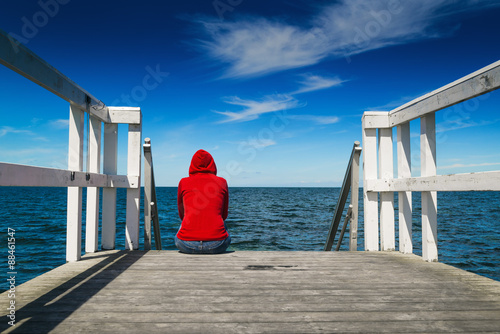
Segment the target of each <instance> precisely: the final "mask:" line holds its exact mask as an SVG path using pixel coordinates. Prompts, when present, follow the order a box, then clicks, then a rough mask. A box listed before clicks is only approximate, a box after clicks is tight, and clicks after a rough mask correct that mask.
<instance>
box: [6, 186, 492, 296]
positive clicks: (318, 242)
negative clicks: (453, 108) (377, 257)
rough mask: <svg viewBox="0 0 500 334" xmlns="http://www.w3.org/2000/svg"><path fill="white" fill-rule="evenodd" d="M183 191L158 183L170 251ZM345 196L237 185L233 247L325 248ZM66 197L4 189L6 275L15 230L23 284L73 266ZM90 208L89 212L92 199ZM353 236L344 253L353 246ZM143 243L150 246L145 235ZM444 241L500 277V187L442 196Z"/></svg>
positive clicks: (468, 265)
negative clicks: (68, 252)
mask: <svg viewBox="0 0 500 334" xmlns="http://www.w3.org/2000/svg"><path fill="white" fill-rule="evenodd" d="M176 191H177V188H174V187H159V188H157V199H158V208H159V218H160V225H161V227H160V228H161V239H162V245H163V249H167V250H174V249H176V248H175V246H174V241H173V238H174V235H175V233H176V232H177V230H178V228H179V224H180V220H179V217H178V214H177V206H176V194H177V193H176ZM339 193H340V188H230V189H229V195H230V201H229V217H228V219H227V226H228V229H229V231H230V233H231V237H232V245H231V246H230V250H233V251H239V250H277V251H300V250H306V251H322V250H323V246H324V243H325V241H326V236H327V233H328V229H329V226H330V224H331V220H332V216H333V210H334V207H335V204H336V202H337V198H338V196H339ZM66 194H67V192H66V189H65V188H21V187H0V207H1V209H0V230H1V231H2V239H1V240H2V241H1V247H0V249H3V253H4V255H5V261H4V263H5V265H4V271H3V273H2V276H3V277H7V272H8V265H7V262H8V248H7V246H8V242H7V237H8V234H7V232H8V228H11V229H14V230H15V238H16V244H15V246H16V248H15V255H16V271H17V277H16V278H17V284H20V283H23V282H26V281H28V280H30V279H32V278H34V277H36V276H38V275H40V274H42V273H44V272H46V271H48V270H50V269H53V268H55V267H57V266H59V265H62V264H64V263H65V252H66V250H65V247H66ZM83 197H84V198H85V189H84V196H83ZM125 197H126V192H125V190H124V189H118V200H117V202H118V203H117V248H118V249H124V244H125V237H124V234H125V232H124V226H125V206H124V203H125ZM360 198H361V199H362V194H361V192H360ZM396 199H397V194H396ZM395 203H396V205H397V201H396V202H395ZM141 205H142V202H141ZM359 207H360V222H359V227H360V228H359V240H358V246H359V250H363V249H364V247H363V242H364V240H363V219H362V218H363V202H362V200H361V201H360V203H359ZM413 209H414V213H413V242H414V252H415V253H416V254H419V255H421V228H420V193H418V192H416V193H413ZM83 210H84V212H83V217H85V204H84V205H83ZM396 220H397V214H396ZM84 221H85V219H84ZM141 221H142V214H141ZM83 225H85V223H84V224H83ZM396 229H397V222H396ZM141 232H142V226H141ZM82 235H85V229H84V228H83V232H82ZM347 235H348V234H346V236H347ZM397 236H398V231H397V230H396V239H397ZM347 239H348V237H346V238H345V240H344V242H343V244H342V248H341V250H347V249H348V240H347ZM140 240H141V245H140V248H142V241H143V236H142V234H141V238H140ZM438 240H439V241H438V251H439V261H440V262H444V263H447V264H450V265H453V266H456V267H459V268H461V269H464V270H468V271H471V272H474V273H477V274H480V275H484V276H487V277H490V278H493V279H496V280H500V192H450V193H446V192H442V193H438ZM335 242H336V241H335ZM396 246H397V240H396ZM82 250H84V244H83V242H82ZM3 280H4V282H6V280H5V278H4V279H3ZM6 289H7V283H5V284H4V285H2V291H3V290H6Z"/></svg>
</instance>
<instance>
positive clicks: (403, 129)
mask: <svg viewBox="0 0 500 334" xmlns="http://www.w3.org/2000/svg"><path fill="white" fill-rule="evenodd" d="M499 87H500V61H497V62H495V63H493V64H491V65H489V66H487V67H485V68H482V69H480V70H478V71H476V72H474V73H471V74H470V75H467V76H465V77H463V78H461V79H459V80H457V81H454V82H452V83H450V84H448V85H446V86H444V87H442V88H440V89H437V90H435V91H433V92H431V93H429V94H426V95H424V96H422V97H419V98H417V99H415V100H413V101H411V102H408V103H406V104H404V105H402V106H400V107H398V108H396V109H394V110H392V111H389V112H373V111H369V112H365V113H364V114H363V147H364V150H363V151H364V156H363V173H364V186H363V189H364V196H363V197H364V233H365V235H364V236H365V250H367V251H378V250H379V240H380V250H383V251H389V250H395V249H396V247H395V224H394V223H395V219H394V218H395V212H394V192H398V202H399V203H398V206H399V251H400V252H402V253H412V252H413V244H412V204H411V203H412V192H413V191H419V192H421V193H422V257H423V259H425V260H426V261H437V259H438V249H437V191H498V190H500V171H493V172H482V173H467V174H453V175H437V173H436V171H437V166H436V121H435V112H436V111H438V110H441V109H444V108H447V107H450V106H452V105H455V104H457V103H461V102H463V101H466V100H469V99H471V98H474V97H476V96H479V95H482V94H485V93H488V92H490V91H493V90H495V89H498V88H499ZM417 118H420V158H421V159H420V160H421V166H420V170H421V176H420V177H411V152H410V125H409V122H410V121H411V120H414V119H417ZM394 127H396V128H397V171H398V177H397V178H394V171H393V156H394V154H393V138H392V130H393V128H394ZM377 130H378V131H377ZM377 132H378V133H377ZM377 139H378V140H377ZM377 157H378V164H377ZM379 194H380V203H379V199H378V195H379ZM379 208H380V215H379ZM379 230H380V238H379Z"/></svg>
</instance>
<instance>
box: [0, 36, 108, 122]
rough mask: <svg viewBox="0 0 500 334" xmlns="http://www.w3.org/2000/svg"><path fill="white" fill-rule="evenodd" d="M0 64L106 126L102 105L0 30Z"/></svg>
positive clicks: (105, 111) (105, 116) (106, 118)
mask: <svg viewBox="0 0 500 334" xmlns="http://www.w3.org/2000/svg"><path fill="white" fill-rule="evenodd" d="M0 64H2V65H5V66H6V67H8V68H10V69H11V70H13V71H14V72H16V73H19V74H21V75H22V76H24V77H26V78H27V79H29V80H31V81H33V82H34V83H36V84H38V85H40V86H42V87H43V88H45V89H47V90H48V91H50V92H52V93H54V94H55V95H57V96H59V97H60V98H62V99H64V100H66V101H68V102H70V103H71V104H74V105H76V106H78V107H80V108H82V109H83V110H85V111H87V112H89V113H90V114H92V115H93V116H95V117H96V118H98V119H99V120H101V121H103V122H107V123H109V116H108V109H107V107H106V106H105V105H104V103H102V102H101V101H99V100H98V99H96V98H95V97H93V96H92V95H90V94H89V93H88V92H87V91H85V90H84V89H83V88H81V87H80V86H78V85H77V84H76V83H74V82H73V81H71V79H69V78H68V77H67V76H65V75H64V74H62V73H61V72H59V71H58V70H56V69H55V68H54V67H52V66H51V65H50V64H49V63H47V62H46V61H45V60H43V59H42V58H40V57H39V56H37V55H36V54H35V53H33V52H32V51H30V50H29V49H28V48H26V47H25V46H24V45H22V44H21V43H19V42H18V41H17V40H15V39H14V38H13V37H12V36H10V35H8V34H7V33H6V32H5V31H3V30H0Z"/></svg>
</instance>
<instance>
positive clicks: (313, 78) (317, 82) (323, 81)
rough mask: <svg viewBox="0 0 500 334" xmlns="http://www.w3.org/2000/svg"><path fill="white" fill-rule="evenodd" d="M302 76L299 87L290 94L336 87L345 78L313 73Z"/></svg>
mask: <svg viewBox="0 0 500 334" xmlns="http://www.w3.org/2000/svg"><path fill="white" fill-rule="evenodd" d="M303 77H304V79H303V80H301V81H299V85H300V87H299V88H298V89H297V90H296V91H294V92H292V93H290V94H291V95H296V94H302V93H309V92H314V91H317V90H322V89H327V88H331V87H337V86H340V85H342V83H344V82H345V80H342V79H340V78H339V77H333V78H328V77H322V76H319V75H314V74H307V75H304V76H303Z"/></svg>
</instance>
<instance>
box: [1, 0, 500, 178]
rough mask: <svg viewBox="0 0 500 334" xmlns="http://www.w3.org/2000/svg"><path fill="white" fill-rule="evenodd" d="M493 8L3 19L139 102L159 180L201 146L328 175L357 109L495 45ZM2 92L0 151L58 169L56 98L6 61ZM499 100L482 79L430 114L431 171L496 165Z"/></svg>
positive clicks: (472, 66) (260, 163) (122, 9)
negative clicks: (463, 96) (465, 98)
mask: <svg viewBox="0 0 500 334" xmlns="http://www.w3.org/2000/svg"><path fill="white" fill-rule="evenodd" d="M499 17H500V3H498V1H473V0H464V1H444V0H432V1H431V0H422V1H398V0H387V1H360V0H352V1H347V0H343V1H323V0H316V1H305V0H297V1H292V0H290V1H272V2H269V1H258V0H216V1H211V0H210V1H184V2H181V1H150V0H143V1H141V2H136V1H119V2H117V1H95V0H88V1H77V0H71V1H69V0H41V1H14V0H9V1H2V11H1V12H0V28H1V29H3V30H4V31H6V32H8V33H11V34H12V35H13V36H15V37H17V38H18V39H19V40H20V41H21V42H22V43H24V44H26V46H27V47H29V48H30V49H31V50H33V51H34V52H35V53H36V54H38V55H39V56H40V57H42V58H43V59H45V60H46V61H48V62H49V63H50V64H52V65H53V66H54V67H56V68H57V69H59V70H60V71H61V72H62V73H64V74H65V75H67V76H68V77H69V78H71V79H72V80H73V81H75V82H76V83H77V84H79V85H80V86H82V87H83V88H84V89H86V90H87V91H89V92H90V93H91V94H92V95H94V96H95V97H97V98H98V99H100V100H102V101H103V102H104V103H105V104H106V105H108V106H140V107H141V109H142V112H143V122H144V123H143V131H144V132H143V137H150V138H151V139H152V144H153V158H154V164H155V174H156V175H155V177H156V180H157V184H158V185H163V186H176V185H177V183H178V181H179V179H180V178H181V177H184V176H186V175H187V171H188V166H189V162H190V159H191V156H192V155H193V153H194V152H195V151H196V150H197V149H200V148H203V149H205V150H207V151H209V152H210V153H212V155H213V156H214V158H215V160H216V163H217V166H218V169H219V174H220V175H222V176H225V177H226V178H227V179H228V182H229V185H230V186H339V185H340V184H341V182H342V179H343V176H344V172H345V168H346V164H347V159H348V157H349V154H350V150H351V147H352V144H353V142H354V141H355V140H359V141H360V140H361V115H362V114H363V112H364V111H366V110H386V111H388V110H391V109H393V108H395V107H397V106H399V105H401V104H403V103H405V102H408V101H409V100H411V99H413V98H416V97H418V96H420V95H423V94H425V93H427V92H429V91H432V90H434V89H436V88H439V87H441V86H443V85H445V84H447V83H449V82H451V81H454V80H456V79H458V78H460V77H462V76H464V75H467V74H469V73H471V72H473V71H475V70H478V69H480V68H482V67H484V66H487V65H489V64H490V63H493V62H495V61H497V60H499V59H500V35H499V34H498V31H500V20H499V19H498V18H499ZM0 98H1V99H2V103H1V105H0V115H1V122H0V161H4V162H11V163H23V164H30V165H37V166H46V167H56V168H65V167H66V164H67V138H68V128H67V119H68V110H69V106H68V104H67V103H66V102H65V101H63V100H61V99H60V98H58V97H56V96H54V95H52V94H51V93H49V92H47V91H45V90H44V89H42V88H40V87H38V86H37V85H35V84H33V83H31V82H30V81H28V80H27V79H25V78H23V77H21V76H19V75H17V74H15V73H14V72H12V71H11V70H9V69H7V68H5V67H0ZM499 108H500V94H498V93H497V92H493V93H491V94H488V95H486V96H483V97H480V98H476V99H474V100H472V101H469V102H467V103H466V104H462V105H459V106H455V107H452V108H448V109H446V110H443V111H440V112H438V113H437V115H436V120H437V128H438V152H437V155H438V173H440V174H448V173H460V172H474V171H487V170H498V169H499V167H500V152H498V149H497V148H498V147H499V144H500V131H499V130H498V126H499V124H500V123H499V120H500V115H499V113H498V111H499ZM411 129H412V132H413V137H412V149H414V151H415V152H417V151H416V150H417V149H418V132H419V127H418V121H417V122H416V123H415V121H414V122H412V123H411ZM119 132H120V139H121V142H120V144H121V145H120V144H119V145H120V146H119V156H120V162H119V164H120V165H119V172H121V173H125V172H126V166H125V163H126V147H125V145H126V137H125V136H126V127H125V126H120V128H119ZM412 163H413V173H414V175H418V174H419V168H418V163H419V157H418V154H414V155H413V161H412Z"/></svg>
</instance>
